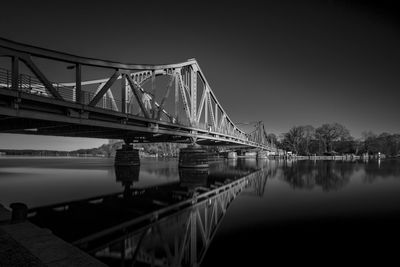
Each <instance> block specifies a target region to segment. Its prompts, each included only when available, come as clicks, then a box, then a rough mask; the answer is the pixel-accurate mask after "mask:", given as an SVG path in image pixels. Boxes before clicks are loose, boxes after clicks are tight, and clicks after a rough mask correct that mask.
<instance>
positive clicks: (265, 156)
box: [257, 151, 268, 159]
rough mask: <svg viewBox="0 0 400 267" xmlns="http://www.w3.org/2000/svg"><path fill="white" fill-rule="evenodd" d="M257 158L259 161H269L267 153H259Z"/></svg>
mask: <svg viewBox="0 0 400 267" xmlns="http://www.w3.org/2000/svg"><path fill="white" fill-rule="evenodd" d="M257 158H258V159H267V158H268V152H267V151H258V152H257Z"/></svg>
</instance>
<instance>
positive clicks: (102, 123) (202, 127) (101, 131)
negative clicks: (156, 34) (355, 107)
mask: <svg viewBox="0 0 400 267" xmlns="http://www.w3.org/2000/svg"><path fill="white" fill-rule="evenodd" d="M45 73H47V75H46V74H45ZM55 81H58V82H55ZM67 81H69V82H67ZM70 81H73V82H70ZM0 121H1V123H0V132H3V133H19V134H37V135H52V136H70V137H93V138H107V139H124V140H125V141H126V142H129V143H131V142H132V143H135V142H137V143H145V142H175V143H179V142H182V143H190V142H192V143H193V142H196V143H198V144H201V145H218V146H238V147H247V148H251V149H259V150H264V151H270V152H274V151H276V148H275V147H274V146H273V145H272V144H270V143H268V141H267V138H266V133H265V130H264V126H263V125H262V124H258V125H257V127H256V128H255V129H254V131H252V132H250V133H246V132H244V131H243V130H241V129H239V128H238V127H237V126H236V125H235V123H234V122H233V121H232V119H231V118H230V117H229V116H228V114H227V113H226V111H225V110H224V109H223V107H222V105H221V104H220V102H219V101H218V100H217V97H216V95H215V93H214V92H213V91H212V89H211V86H210V85H209V83H208V82H207V79H206V77H205V75H204V73H203V72H202V70H201V68H200V66H199V64H198V63H197V61H196V60H195V59H189V60H188V61H186V62H183V63H177V64H163V65H148V64H123V63H117V62H111V61H106V60H98V59H92V58H84V57H79V56H75V55H70V54H66V53H61V52H57V51H53V50H48V49H44V48H39V47H34V46H30V45H25V44H21V43H17V42H14V41H10V40H6V39H1V38H0Z"/></svg>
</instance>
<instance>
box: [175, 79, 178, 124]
mask: <svg viewBox="0 0 400 267" xmlns="http://www.w3.org/2000/svg"><path fill="white" fill-rule="evenodd" d="M174 75H175V119H176V120H177V121H178V116H179V114H178V105H179V77H178V74H177V73H175V74H174Z"/></svg>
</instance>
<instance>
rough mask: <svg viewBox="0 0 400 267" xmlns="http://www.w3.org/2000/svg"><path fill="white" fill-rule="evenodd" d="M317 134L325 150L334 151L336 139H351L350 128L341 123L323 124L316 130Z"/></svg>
mask: <svg viewBox="0 0 400 267" xmlns="http://www.w3.org/2000/svg"><path fill="white" fill-rule="evenodd" d="M315 134H316V137H317V138H318V139H319V140H320V141H321V142H322V144H323V145H324V152H332V150H333V146H332V144H333V142H334V141H347V140H349V139H350V132H349V130H348V129H347V128H346V127H344V126H343V125H341V124H339V123H329V124H323V125H322V126H321V127H318V128H317V129H316V130H315Z"/></svg>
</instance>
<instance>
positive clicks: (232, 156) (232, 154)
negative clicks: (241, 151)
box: [228, 151, 237, 159]
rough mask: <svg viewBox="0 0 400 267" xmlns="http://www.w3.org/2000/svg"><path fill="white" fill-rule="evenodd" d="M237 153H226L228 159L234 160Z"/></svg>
mask: <svg viewBox="0 0 400 267" xmlns="http://www.w3.org/2000/svg"><path fill="white" fill-rule="evenodd" d="M236 158H237V153H236V152H235V151H231V152H228V159H236Z"/></svg>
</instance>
